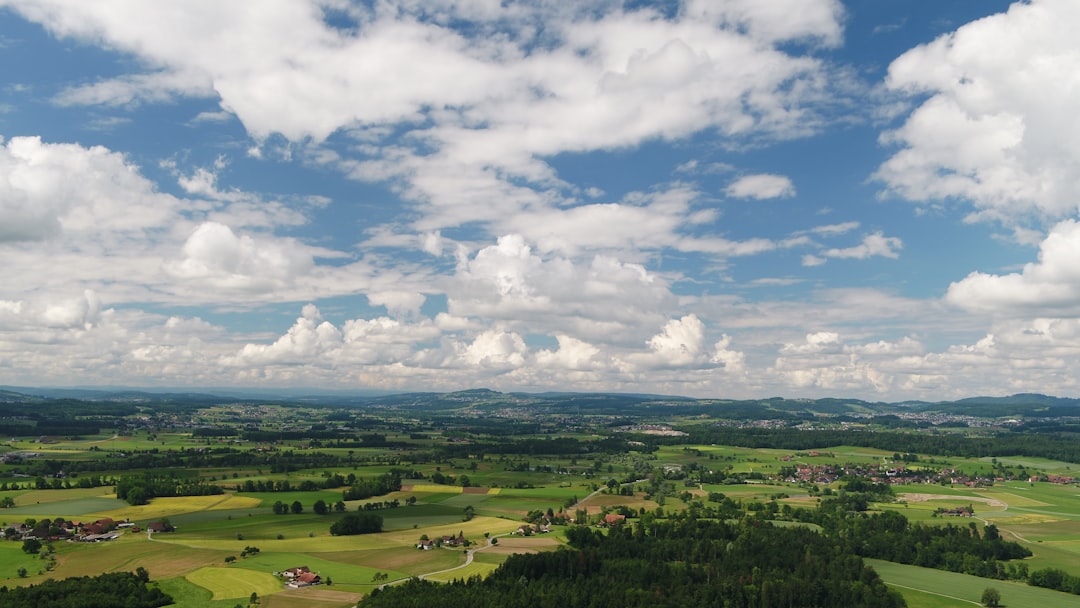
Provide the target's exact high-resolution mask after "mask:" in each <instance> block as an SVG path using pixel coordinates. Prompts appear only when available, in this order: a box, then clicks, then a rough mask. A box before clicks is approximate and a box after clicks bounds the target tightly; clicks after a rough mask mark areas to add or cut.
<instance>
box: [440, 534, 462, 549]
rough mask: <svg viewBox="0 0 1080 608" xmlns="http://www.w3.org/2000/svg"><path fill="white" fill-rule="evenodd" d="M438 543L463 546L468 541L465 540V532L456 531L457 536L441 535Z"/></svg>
mask: <svg viewBox="0 0 1080 608" xmlns="http://www.w3.org/2000/svg"><path fill="white" fill-rule="evenodd" d="M440 543H441V544H442V546H444V547H465V546H468V544H469V541H467V540H465V534H464V533H463V532H458V535H457V536H444V537H442V538H441V539H440Z"/></svg>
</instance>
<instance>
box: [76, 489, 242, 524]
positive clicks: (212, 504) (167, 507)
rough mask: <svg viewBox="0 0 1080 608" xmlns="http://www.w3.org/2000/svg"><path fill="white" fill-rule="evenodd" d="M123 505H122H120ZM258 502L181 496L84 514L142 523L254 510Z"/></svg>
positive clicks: (226, 495) (214, 497)
mask: <svg viewBox="0 0 1080 608" xmlns="http://www.w3.org/2000/svg"><path fill="white" fill-rule="evenodd" d="M120 504H124V503H120ZM258 506H259V501H258V500H257V499H255V498H249V497H247V496H233V495H232V494H221V495H218V496H181V497H174V498H157V499H155V500H154V501H153V502H152V503H150V504H148V505H140V506H131V505H127V504H124V506H123V507H120V508H115V509H111V510H108V511H98V512H96V513H86V514H85V515H86V516H87V517H93V518H103V517H108V518H111V519H113V520H116V521H123V520H128V519H130V520H131V521H144V520H154V519H163V518H171V517H176V516H177V515H183V514H185V513H192V512H197V511H213V510H217V509H235V508H255V507H258Z"/></svg>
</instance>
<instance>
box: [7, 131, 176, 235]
mask: <svg viewBox="0 0 1080 608" xmlns="http://www.w3.org/2000/svg"><path fill="white" fill-rule="evenodd" d="M135 200H138V201H140V202H141V204H139V205H131V204H130V203H131V202H133V201H135ZM176 206H177V201H176V200H175V199H174V198H173V197H171V196H168V195H164V194H160V193H158V192H156V189H155V187H154V186H153V184H152V183H151V182H150V181H149V180H147V179H145V178H144V177H142V176H141V175H140V174H139V172H138V170H137V168H136V167H134V166H132V165H131V164H130V163H128V162H127V161H126V160H125V158H124V156H123V155H121V154H118V153H115V152H112V151H110V150H108V149H106V148H104V147H101V146H94V147H90V148H85V147H83V146H80V145H78V144H50V143H45V142H43V141H42V140H41V138H40V137H14V138H12V139H11V140H9V141H8V142H6V144H5V145H4V146H3V147H0V244H2V243H3V242H13V241H39V240H43V239H47V238H53V237H58V236H60V235H61V233H66V234H68V235H73V236H79V237H82V238H88V237H92V236H94V235H103V234H108V235H109V237H110V238H117V237H119V236H121V235H123V234H125V233H126V234H128V235H132V236H135V235H139V234H142V233H143V232H144V231H146V230H151V229H156V228H161V227H163V226H164V225H165V224H167V223H168V222H169V221H170V220H172V219H173V218H174V217H175V212H176Z"/></svg>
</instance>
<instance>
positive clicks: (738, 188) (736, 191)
mask: <svg viewBox="0 0 1080 608" xmlns="http://www.w3.org/2000/svg"><path fill="white" fill-rule="evenodd" d="M725 192H726V193H727V195H728V196H730V197H732V198H753V199H757V200H764V199H769V198H787V197H792V196H795V184H793V183H791V179H790V178H788V177H787V176H784V175H773V174H770V173H761V174H758V175H745V176H743V177H740V178H739V179H737V180H735V181H733V182H731V184H729V185H728V187H727V189H726V190H725Z"/></svg>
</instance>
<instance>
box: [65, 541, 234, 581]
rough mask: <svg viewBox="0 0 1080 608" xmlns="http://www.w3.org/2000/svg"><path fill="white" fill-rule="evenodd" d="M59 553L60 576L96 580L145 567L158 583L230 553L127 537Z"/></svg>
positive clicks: (68, 549) (83, 545)
mask: <svg viewBox="0 0 1080 608" xmlns="http://www.w3.org/2000/svg"><path fill="white" fill-rule="evenodd" d="M65 549H66V550H65V551H62V552H58V553H57V569H56V572H57V573H62V575H63V576H65V577H67V576H95V575H97V574H101V573H102V572H119V571H131V570H134V569H135V568H136V567H139V566H142V567H143V568H146V569H147V570H148V571H149V572H150V576H151V578H153V579H155V580H159V579H165V578H172V577H174V576H183V575H185V574H187V573H188V572H191V571H192V570H195V569H197V568H200V567H202V566H205V565H206V564H211V563H220V562H221V560H222V559H224V558H225V556H226V555H228V554H227V553H225V552H223V551H206V550H202V549H195V548H190V547H183V546H169V545H163V544H161V543H158V542H156V541H153V542H151V541H148V540H146V535H145V534H124V535H123V536H122V537H121V538H120V539H119V540H115V541H112V542H108V543H96V544H84V543H73V544H71V545H68V546H67V547H65Z"/></svg>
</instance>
